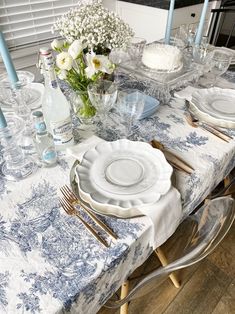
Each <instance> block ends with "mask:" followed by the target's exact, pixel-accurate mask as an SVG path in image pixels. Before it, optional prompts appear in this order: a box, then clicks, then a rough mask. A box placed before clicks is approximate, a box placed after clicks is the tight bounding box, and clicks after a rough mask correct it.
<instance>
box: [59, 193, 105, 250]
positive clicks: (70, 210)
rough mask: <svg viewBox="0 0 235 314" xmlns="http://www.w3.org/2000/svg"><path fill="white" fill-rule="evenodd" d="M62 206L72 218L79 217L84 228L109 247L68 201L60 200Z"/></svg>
mask: <svg viewBox="0 0 235 314" xmlns="http://www.w3.org/2000/svg"><path fill="white" fill-rule="evenodd" d="M60 204H61V206H62V207H63V209H64V211H65V212H66V213H67V214H68V215H71V216H76V217H78V219H80V221H81V222H82V223H83V224H84V226H85V227H86V229H87V230H88V231H89V232H90V233H91V234H92V235H93V236H94V237H95V238H96V239H97V240H98V241H99V242H100V243H102V244H103V245H104V246H105V247H109V245H108V243H107V242H106V241H105V240H103V239H102V238H101V237H100V236H99V235H98V233H97V232H96V231H95V230H94V229H93V228H92V227H91V226H90V225H89V224H88V223H87V222H86V221H85V220H84V219H83V218H82V217H81V216H80V215H79V213H78V212H77V210H76V209H75V208H74V207H73V206H72V205H71V204H69V203H68V201H67V200H65V199H60Z"/></svg>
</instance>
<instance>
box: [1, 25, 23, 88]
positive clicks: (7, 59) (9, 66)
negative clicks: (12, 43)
mask: <svg viewBox="0 0 235 314" xmlns="http://www.w3.org/2000/svg"><path fill="white" fill-rule="evenodd" d="M0 54H1V56H2V60H3V62H4V65H5V68H6V71H7V74H8V78H9V81H10V82H11V83H12V84H14V83H16V82H18V81H19V78H18V76H17V73H16V70H15V67H14V64H13V62H12V60H11V56H10V53H9V50H8V48H7V44H6V41H5V38H4V36H3V33H2V32H1V31H0Z"/></svg>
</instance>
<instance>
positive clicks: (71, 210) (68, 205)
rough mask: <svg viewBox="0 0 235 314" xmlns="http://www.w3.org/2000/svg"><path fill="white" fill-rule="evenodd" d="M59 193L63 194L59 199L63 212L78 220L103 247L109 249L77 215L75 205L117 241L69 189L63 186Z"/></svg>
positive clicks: (116, 237) (115, 236) (111, 232)
mask: <svg viewBox="0 0 235 314" xmlns="http://www.w3.org/2000/svg"><path fill="white" fill-rule="evenodd" d="M60 191H61V193H62V194H63V196H64V197H63V198H60V204H61V206H62V207H63V209H64V211H65V212H66V213H67V214H68V215H71V216H76V217H77V218H79V219H80V221H81V222H82V223H83V225H84V226H85V227H86V229H87V230H88V231H89V232H90V233H91V234H92V235H93V236H94V237H95V238H96V239H97V240H98V241H99V242H100V243H102V244H103V245H104V246H105V247H109V244H108V243H107V242H106V241H105V240H104V239H102V238H101V237H100V236H99V234H98V233H97V232H96V230H95V229H94V228H93V227H92V226H91V225H90V224H89V223H87V222H86V221H85V220H84V218H82V216H81V215H80V214H79V212H78V210H77V209H76V205H79V206H80V208H81V209H82V210H83V211H84V212H85V213H86V214H87V215H88V216H89V217H90V218H91V219H92V220H93V221H94V222H95V223H96V225H98V226H99V227H100V228H101V229H102V230H103V231H105V232H106V233H107V234H108V235H109V236H111V237H112V238H113V239H114V240H117V239H118V236H117V235H116V234H115V233H114V232H113V231H112V230H111V229H110V228H109V227H108V226H107V225H106V224H105V223H103V221H101V220H100V219H99V218H98V217H97V216H96V215H95V214H93V213H92V212H91V210H90V209H88V208H87V207H86V206H85V205H84V204H83V203H82V202H81V201H80V200H79V198H78V197H77V196H76V195H75V194H74V193H73V191H71V189H70V188H69V187H68V186H67V185H65V186H63V187H61V189H60Z"/></svg>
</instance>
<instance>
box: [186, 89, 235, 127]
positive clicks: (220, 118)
mask: <svg viewBox="0 0 235 314" xmlns="http://www.w3.org/2000/svg"><path fill="white" fill-rule="evenodd" d="M189 110H190V111H191V112H192V113H193V114H194V115H195V116H196V117H197V118H199V119H201V120H203V121H205V122H208V123H210V124H212V125H215V126H219V127H225V128H233V129H234V128H235V90H233V89H222V88H218V87H213V88H208V89H199V90H197V91H195V92H194V93H193V94H192V100H191V103H190V107H189Z"/></svg>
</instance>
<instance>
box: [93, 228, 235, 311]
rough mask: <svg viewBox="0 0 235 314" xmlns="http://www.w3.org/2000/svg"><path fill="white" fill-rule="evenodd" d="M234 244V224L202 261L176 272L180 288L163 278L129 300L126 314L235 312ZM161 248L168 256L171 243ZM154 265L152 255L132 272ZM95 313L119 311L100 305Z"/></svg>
mask: <svg viewBox="0 0 235 314" xmlns="http://www.w3.org/2000/svg"><path fill="white" fill-rule="evenodd" d="M173 240H174V239H173ZM234 243H235V223H234V224H233V226H232V228H231V229H230V231H229V234H228V235H227V236H226V237H225V239H224V240H223V242H222V243H221V244H220V245H219V246H218V247H217V248H216V250H215V252H213V253H212V254H211V255H210V256H208V257H207V259H206V260H204V261H203V262H201V263H198V264H196V265H194V266H193V267H189V268H186V269H183V270H181V271H180V272H179V273H178V274H177V275H178V276H179V278H180V279H181V280H182V282H183V284H182V287H181V288H180V289H176V288H175V287H174V286H173V285H172V283H171V282H170V281H169V280H167V281H166V282H165V283H163V284H162V285H161V286H160V287H158V288H156V289H154V290H153V291H152V292H151V293H149V294H147V295H146V296H144V297H142V298H138V299H136V300H134V301H132V302H131V304H130V307H129V314H233V313H234V314H235V280H234V278H235V259H234V257H235V245H234ZM163 249H164V250H165V251H164V252H166V255H169V252H171V251H172V250H171V243H167V244H166V245H165V248H164V247H163ZM169 257H171V256H169ZM157 265H159V262H158V261H157V259H156V256H155V255H152V256H151V257H150V259H149V260H148V261H147V262H146V263H144V265H142V267H141V268H140V269H139V270H137V271H136V272H135V273H134V275H135V276H138V275H139V274H141V273H143V272H144V273H145V272H149V271H150V270H151V269H152V268H154V267H156V266H157ZM98 313H99V314H118V313H119V310H113V309H105V308H102V309H101V310H100V311H99V312H98Z"/></svg>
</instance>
